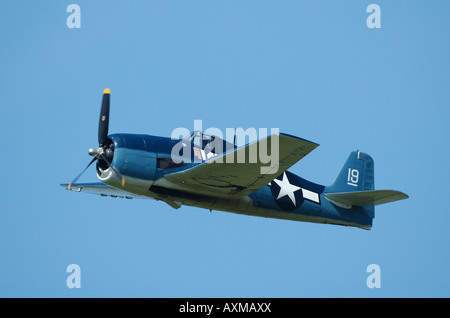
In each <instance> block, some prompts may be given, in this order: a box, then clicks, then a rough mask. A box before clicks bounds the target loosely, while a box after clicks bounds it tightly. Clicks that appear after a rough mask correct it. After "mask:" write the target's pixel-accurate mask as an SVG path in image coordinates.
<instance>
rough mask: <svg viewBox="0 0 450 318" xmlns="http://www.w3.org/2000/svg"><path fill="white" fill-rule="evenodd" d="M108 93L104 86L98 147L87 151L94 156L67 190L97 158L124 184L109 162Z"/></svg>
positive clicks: (111, 150)
mask: <svg viewBox="0 0 450 318" xmlns="http://www.w3.org/2000/svg"><path fill="white" fill-rule="evenodd" d="M110 94H111V91H110V90H109V88H105V90H104V91H103V99H102V108H101V109H100V119H99V122H98V145H99V146H98V148H91V149H89V151H88V153H89V155H90V156H93V157H94V158H93V159H92V160H91V162H89V164H88V165H87V166H86V168H84V170H83V171H81V173H80V174H79V175H78V176H76V178H75V179H73V180H72V182H70V183H69V186H68V187H67V188H68V189H69V190H70V189H71V188H72V184H73V183H75V182H76V181H77V180H78V179H79V178H80V177H81V175H82V174H83V173H84V172H85V171H86V170H87V168H89V166H90V165H91V164H92V163H93V162H94V161H95V160H98V162H99V164H100V163H101V164H102V165H103V166H104V165H106V166H107V167H109V168H111V169H112V170H113V171H114V173H115V175H116V176H117V177H118V178H119V180H120V181H121V184H122V187H124V186H125V178H124V177H123V176H122V175H121V174H120V173H119V171H117V169H116V168H114V167H113V166H112V164H111V160H112V158H113V156H114V150H113V149H112V147H111V146H112V144H111V140H109V139H108V128H109V103H110Z"/></svg>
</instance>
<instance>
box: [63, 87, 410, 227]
mask: <svg viewBox="0 0 450 318" xmlns="http://www.w3.org/2000/svg"><path fill="white" fill-rule="evenodd" d="M109 108H110V90H109V89H105V90H104V92H103V100H102V106H101V111H100V120H99V127H98V143H99V146H98V147H97V148H91V149H89V152H88V153H89V155H91V156H92V157H93V159H92V161H91V162H90V163H89V164H88V165H87V166H86V168H85V169H84V170H83V171H82V172H81V173H80V174H79V175H78V176H77V177H76V178H75V179H74V180H73V181H72V182H71V183H68V184H61V186H63V187H65V188H66V189H68V190H71V191H76V192H88V193H94V194H98V195H101V196H110V197H120V198H126V199H133V198H141V199H155V200H160V201H163V202H165V203H167V204H168V205H170V206H171V207H172V208H174V209H179V208H180V207H181V206H182V205H188V206H194V207H200V208H204V209H208V210H210V211H212V210H220V211H226V212H233V213H239V214H245V215H252V216H260V217H266V218H276V219H286V220H294V221H304V222H315V223H328V224H336V225H344V226H353V227H358V228H362V229H366V230H369V229H371V227H372V221H373V219H374V217H375V208H374V206H375V205H379V204H383V203H388V202H393V201H397V200H402V199H406V198H408V196H407V195H406V194H404V193H402V192H399V191H394V190H375V182H374V180H375V178H374V162H373V159H372V158H371V157H370V156H369V155H368V154H366V153H363V152H360V151H354V152H352V153H350V155H349V157H348V159H347V161H346V162H345V164H344V166H343V168H342V170H341V171H340V173H339V174H338V176H337V178H336V180H335V182H334V183H333V184H331V185H329V186H324V185H320V184H316V183H314V182H311V181H308V180H305V179H303V178H301V177H299V176H297V175H295V174H294V173H291V172H289V171H287V169H289V168H290V167H291V166H292V165H294V164H295V163H296V162H297V161H299V160H301V159H302V158H303V157H305V156H306V155H308V154H309V153H310V152H311V151H312V150H314V149H315V148H316V147H317V146H318V144H316V143H314V142H311V141H308V140H305V139H302V138H298V137H295V136H291V135H288V134H284V133H276V134H272V135H270V136H268V137H264V138H260V139H258V140H256V141H254V142H249V143H247V144H244V145H241V146H237V145H236V144H233V143H230V142H228V141H226V140H222V139H220V138H219V137H218V136H211V135H207V134H204V133H203V132H202V131H194V132H192V133H191V134H188V135H187V136H185V137H184V138H179V139H174V138H168V137H158V136H151V135H141V134H128V133H121V134H111V135H108V126H109ZM273 146H276V147H273ZM174 149H176V151H174ZM262 149H264V151H265V153H266V154H267V153H268V152H267V149H272V153H271V155H274V149H275V150H276V155H277V156H275V157H276V158H277V162H276V164H273V162H272V163H271V165H270V166H268V165H267V163H268V160H267V156H259V157H258V156H256V157H252V156H251V155H252V153H253V154H254V153H255V152H254V150H262ZM95 161H96V170H97V177H98V179H99V180H100V181H101V182H96V183H77V180H78V179H79V177H80V176H81V175H82V174H83V173H84V171H86V170H87V168H88V167H89V166H90V165H91V164H92V163H94V162H95Z"/></svg>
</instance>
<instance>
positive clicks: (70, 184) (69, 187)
mask: <svg viewBox="0 0 450 318" xmlns="http://www.w3.org/2000/svg"><path fill="white" fill-rule="evenodd" d="M96 159H97V158H93V159H92V160H91V162H89V164H88V165H87V166H86V168H84V170H83V171H81V173H80V174H79V175H78V176H76V178H75V179H73V180H72V182H70V183H69V186H68V187H67V189H69V190H70V189H71V188H72V183H75V182H77V180H78V179H79V178H80V177H81V175H82V174H83V173H84V172H85V171H86V170H87V168H89V166H90V165H91V164H92V163H93V162H94V161H95V160H96Z"/></svg>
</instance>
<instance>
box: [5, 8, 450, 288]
mask: <svg viewBox="0 0 450 318" xmlns="http://www.w3.org/2000/svg"><path fill="white" fill-rule="evenodd" d="M71 3H76V4H78V5H79V6H80V8H81V28H80V29H69V28H68V27H67V25H66V19H67V17H68V16H69V13H67V12H66V8H67V6H68V5H69V4H71ZM371 3H376V4H378V5H379V6H380V8H381V28H380V29H369V28H368V27H367V25H366V19H367V17H368V16H369V13H367V12H366V8H367V6H368V5H369V4H371ZM449 12H450V2H448V1H431V2H427V1H404V0H396V1H381V0H377V1H362V0H358V1H356V0H354V1H352V0H349V1H331V0H330V1H287V0H286V1H82V0H77V1H73V2H71V1H61V0H58V1H56V0H54V1H11V0H7V1H1V2H0V13H1V19H0V47H1V49H0V60H1V63H0V120H1V124H0V136H1V156H0V166H1V173H2V178H1V179H2V182H0V193H1V200H0V296H1V297H13V296H14V297H122V296H123V297H449V296H450V287H449V285H450V271H449V268H450V246H449V238H450V234H449V226H450V210H449V208H448V206H449V205H448V197H449V196H448V191H447V190H448V178H449V176H450V173H449V172H450V169H449V166H450V165H449V157H450V143H449V120H450V110H449V108H450V107H449V106H450V104H449V92H450V90H449V88H450V75H449V74H450V46H449V45H450V24H449V23H448V15H449ZM106 87H108V88H110V89H111V120H110V126H109V127H110V133H115V132H135V133H146V134H151V135H158V136H170V134H171V132H172V130H173V129H174V128H177V127H186V128H189V129H193V124H194V120H195V119H201V120H202V121H203V128H208V127H217V128H220V129H223V131H225V128H227V127H243V128H249V127H255V128H269V129H270V128H279V130H280V132H285V133H288V134H292V135H296V136H299V137H302V138H305V139H308V140H311V141H314V142H317V143H319V144H320V146H319V147H318V148H317V149H316V150H314V151H313V152H312V153H310V154H309V155H308V156H307V157H305V158H304V159H303V160H301V161H300V162H298V163H297V164H296V165H295V166H293V167H292V168H291V169H290V171H291V172H293V173H296V174H298V175H300V176H302V177H304V178H306V179H308V180H311V181H313V182H317V183H321V184H331V183H332V182H333V181H334V179H335V177H336V176H337V174H338V172H339V170H340V169H341V167H342V165H343V163H344V161H345V160H346V158H347V156H348V154H349V153H350V152H351V151H353V150H356V149H359V150H361V151H364V152H366V153H369V154H370V155H371V156H372V157H373V158H374V160H375V176H376V177H375V184H376V188H377V189H395V190H400V191H403V192H405V193H407V194H408V195H409V196H410V198H409V199H408V200H404V201H399V202H395V203H391V204H387V205H382V206H379V207H377V208H376V217H375V219H374V227H373V229H372V230H370V231H365V230H361V229H355V228H348V227H341V226H335V225H322V224H313V223H302V222H293V221H285V220H274V219H265V218H258V217H250V216H243V215H238V214H232V213H226V212H217V211H213V212H212V213H210V212H209V211H207V210H204V209H198V208H191V207H182V208H181V209H179V210H176V211H175V210H173V209H172V208H171V207H169V206H168V205H166V204H165V203H162V202H157V201H150V200H148V201H143V200H121V199H113V198H103V197H99V196H94V195H89V194H82V193H80V194H78V193H74V192H69V191H65V190H64V189H63V188H61V187H60V186H59V184H60V183H64V182H69V181H71V180H72V179H73V178H74V177H75V176H76V175H77V174H78V173H79V172H80V171H81V170H82V169H83V168H84V166H85V165H86V164H87V163H88V162H89V160H90V159H91V157H89V155H88V154H87V150H88V149H89V148H90V147H95V146H97V128H98V115H99V112H100V104H101V98H102V91H103V89H104V88H106ZM96 180H97V179H96V175H95V169H94V166H92V167H91V168H90V169H89V170H88V171H87V172H86V173H85V174H84V175H83V177H82V178H81V179H80V181H81V182H91V181H96ZM69 264H78V265H79V266H80V268H81V288H80V289H69V288H67V286H66V278H67V277H68V275H69V273H66V268H67V266H68V265H69ZM370 264H378V265H379V266H380V268H381V288H379V289H369V288H368V287H367V286H366V279H367V277H368V276H369V273H367V272H366V268H367V266H368V265H370Z"/></svg>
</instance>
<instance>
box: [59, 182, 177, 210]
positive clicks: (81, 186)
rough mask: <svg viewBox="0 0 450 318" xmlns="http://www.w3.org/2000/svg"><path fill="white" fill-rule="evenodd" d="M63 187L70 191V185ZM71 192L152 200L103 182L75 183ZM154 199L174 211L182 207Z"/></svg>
mask: <svg viewBox="0 0 450 318" xmlns="http://www.w3.org/2000/svg"><path fill="white" fill-rule="evenodd" d="M61 186H62V187H64V188H66V190H69V184H68V183H64V184H61ZM70 190H71V191H75V192H86V193H92V194H98V195H101V196H102V197H108V196H109V197H112V198H124V199H151V197H147V196H144V195H137V194H134V193H131V192H127V191H124V190H121V189H118V188H114V187H111V186H109V185H107V184H104V183H102V182H95V183H74V184H72V185H71V188H70ZM153 199H155V200H161V201H164V202H166V203H167V204H168V205H170V206H171V207H172V208H174V209H179V208H180V207H181V203H180V202H178V201H174V200H170V199H167V198H166V197H164V196H156V197H154V198H153Z"/></svg>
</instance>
